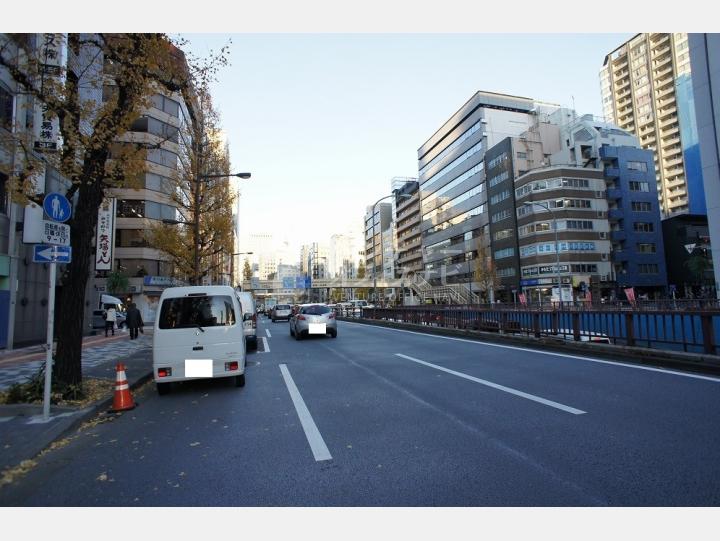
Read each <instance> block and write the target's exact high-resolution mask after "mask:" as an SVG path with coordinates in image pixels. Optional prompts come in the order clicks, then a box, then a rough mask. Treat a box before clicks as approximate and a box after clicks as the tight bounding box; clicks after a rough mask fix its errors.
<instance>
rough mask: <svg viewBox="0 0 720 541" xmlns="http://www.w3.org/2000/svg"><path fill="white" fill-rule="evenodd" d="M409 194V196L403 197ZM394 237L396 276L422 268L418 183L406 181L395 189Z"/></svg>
mask: <svg viewBox="0 0 720 541" xmlns="http://www.w3.org/2000/svg"><path fill="white" fill-rule="evenodd" d="M405 196H409V197H405ZM394 209H395V220H394V221H395V239H396V241H395V242H396V246H397V263H396V273H397V277H398V278H401V277H403V276H407V275H408V274H409V273H415V272H421V271H422V270H423V260H422V246H421V238H420V184H419V183H418V182H417V179H415V180H412V181H409V182H406V183H405V184H404V185H402V186H401V187H399V188H397V190H396V191H395V202H394Z"/></svg>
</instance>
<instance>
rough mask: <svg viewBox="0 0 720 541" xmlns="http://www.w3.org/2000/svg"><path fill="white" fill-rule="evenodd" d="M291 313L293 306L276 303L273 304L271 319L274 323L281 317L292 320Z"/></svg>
mask: <svg viewBox="0 0 720 541" xmlns="http://www.w3.org/2000/svg"><path fill="white" fill-rule="evenodd" d="M291 315H292V308H291V307H290V305H289V304H276V305H275V306H273V308H272V312H270V319H272V322H273V323H275V322H276V321H277V320H279V319H284V320H285V321H290V316H291Z"/></svg>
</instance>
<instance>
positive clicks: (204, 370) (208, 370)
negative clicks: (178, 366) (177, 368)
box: [185, 359, 213, 378]
mask: <svg viewBox="0 0 720 541" xmlns="http://www.w3.org/2000/svg"><path fill="white" fill-rule="evenodd" d="M212 376H213V364H212V359H185V377H186V378H211V377H212Z"/></svg>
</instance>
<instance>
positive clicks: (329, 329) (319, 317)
mask: <svg viewBox="0 0 720 541" xmlns="http://www.w3.org/2000/svg"><path fill="white" fill-rule="evenodd" d="M311 334H312V335H322V336H324V335H327V334H329V335H330V336H332V337H333V338H337V320H336V319H335V312H333V311H332V310H330V308H328V307H327V306H325V305H324V304H302V305H300V309H299V310H298V312H297V313H296V314H293V316H292V317H291V318H290V336H294V337H295V339H296V340H302V339H303V338H305V337H306V336H309V335H311Z"/></svg>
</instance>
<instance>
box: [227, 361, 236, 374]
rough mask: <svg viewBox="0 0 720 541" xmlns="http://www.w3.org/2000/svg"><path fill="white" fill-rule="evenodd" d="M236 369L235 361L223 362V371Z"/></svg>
mask: <svg viewBox="0 0 720 541" xmlns="http://www.w3.org/2000/svg"><path fill="white" fill-rule="evenodd" d="M237 369H238V362H237V361H231V362H229V363H225V372H228V371H230V370H237Z"/></svg>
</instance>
